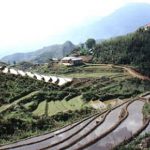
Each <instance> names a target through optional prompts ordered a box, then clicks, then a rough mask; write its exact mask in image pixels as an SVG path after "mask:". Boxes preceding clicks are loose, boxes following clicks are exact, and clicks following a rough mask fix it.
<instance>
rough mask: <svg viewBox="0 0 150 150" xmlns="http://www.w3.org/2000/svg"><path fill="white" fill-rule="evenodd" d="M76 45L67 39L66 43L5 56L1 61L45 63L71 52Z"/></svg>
mask: <svg viewBox="0 0 150 150" xmlns="http://www.w3.org/2000/svg"><path fill="white" fill-rule="evenodd" d="M75 47H76V46H75V45H74V44H73V43H72V42H70V41H66V42H65V43H64V44H55V45H50V46H46V47H43V48H41V49H38V50H35V51H32V52H28V53H14V54H12V55H8V56H5V57H3V58H2V59H1V61H3V62H9V63H13V62H14V61H15V62H21V61H32V62H35V63H44V62H46V61H47V60H48V59H50V58H53V57H57V58H61V57H63V56H65V55H67V54H69V53H70V52H71V51H72V50H73V49H74V48H75ZM41 58H42V60H41Z"/></svg>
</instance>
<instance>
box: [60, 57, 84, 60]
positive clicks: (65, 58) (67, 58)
mask: <svg viewBox="0 0 150 150" xmlns="http://www.w3.org/2000/svg"><path fill="white" fill-rule="evenodd" d="M62 60H82V58H81V57H64V58H63V59H62Z"/></svg>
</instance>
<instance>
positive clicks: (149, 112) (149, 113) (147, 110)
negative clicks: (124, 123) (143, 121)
mask: <svg viewBox="0 0 150 150" xmlns="http://www.w3.org/2000/svg"><path fill="white" fill-rule="evenodd" d="M143 114H144V117H145V118H150V103H148V102H147V103H145V105H144V107H143Z"/></svg>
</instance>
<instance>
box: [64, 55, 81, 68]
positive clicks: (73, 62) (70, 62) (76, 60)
mask: <svg viewBox="0 0 150 150" xmlns="http://www.w3.org/2000/svg"><path fill="white" fill-rule="evenodd" d="M61 63H62V64H64V65H66V66H77V65H81V64H83V60H82V58H80V57H64V58H63V59H62V60H61Z"/></svg>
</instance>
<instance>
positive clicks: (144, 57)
mask: <svg viewBox="0 0 150 150" xmlns="http://www.w3.org/2000/svg"><path fill="white" fill-rule="evenodd" d="M149 58H150V28H149V29H148V30H145V29H142V28H141V29H139V30H138V31H136V32H135V33H132V34H128V35H126V36H120V37H117V38H113V39H110V40H106V41H104V42H102V43H101V44H99V45H96V48H95V51H94V62H96V63H108V64H128V65H133V66H135V67H136V68H137V69H138V70H139V71H140V72H142V73H144V74H146V75H148V76H150V67H149V66H150V61H149Z"/></svg>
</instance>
